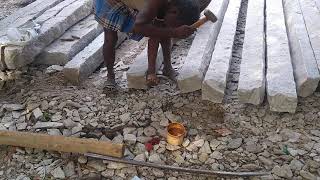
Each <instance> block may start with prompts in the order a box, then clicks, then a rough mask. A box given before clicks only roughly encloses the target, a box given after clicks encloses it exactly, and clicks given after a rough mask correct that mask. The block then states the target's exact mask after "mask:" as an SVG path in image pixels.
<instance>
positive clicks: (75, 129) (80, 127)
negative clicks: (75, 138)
mask: <svg viewBox="0 0 320 180" xmlns="http://www.w3.org/2000/svg"><path fill="white" fill-rule="evenodd" d="M82 128H83V126H82V125H78V126H76V127H73V128H72V129H71V134H76V133H78V132H81V131H82Z"/></svg>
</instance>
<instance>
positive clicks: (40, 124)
mask: <svg viewBox="0 0 320 180" xmlns="http://www.w3.org/2000/svg"><path fill="white" fill-rule="evenodd" d="M60 127H63V123H57V122H37V123H36V124H35V125H34V126H33V128H34V129H43V128H60Z"/></svg>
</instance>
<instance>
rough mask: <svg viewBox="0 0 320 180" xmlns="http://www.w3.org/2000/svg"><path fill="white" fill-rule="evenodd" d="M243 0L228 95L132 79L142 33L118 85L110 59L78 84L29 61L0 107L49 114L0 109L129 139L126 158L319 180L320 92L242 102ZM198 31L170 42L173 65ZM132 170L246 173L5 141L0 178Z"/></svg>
mask: <svg viewBox="0 0 320 180" xmlns="http://www.w3.org/2000/svg"><path fill="white" fill-rule="evenodd" d="M13 2H15V1H13V0H12V1H11V0H10V1H6V3H5V4H1V5H0V6H1V7H0V8H4V9H6V11H7V12H6V11H2V9H0V12H1V13H2V14H0V19H1V17H5V16H7V15H8V14H9V13H8V11H12V10H14V9H15V8H18V6H16V5H13V6H11V5H12V4H15V3H13ZM247 2H248V1H247V0H244V1H243V3H242V10H241V15H240V17H239V23H238V28H237V35H236V37H235V39H236V40H235V46H234V47H233V48H234V49H233V56H232V63H231V66H232V69H233V71H231V72H230V73H229V76H228V85H227V96H226V99H225V102H224V104H213V103H210V102H206V101H202V100H201V92H194V93H188V94H181V93H180V92H179V89H178V88H177V84H176V83H175V82H173V81H170V80H169V79H167V78H165V77H162V76H160V77H161V83H160V84H159V85H158V86H157V87H154V88H151V89H148V90H130V89H128V88H127V87H126V71H127V70H128V68H130V64H131V63H132V62H133V61H134V58H135V57H136V56H137V55H138V54H139V53H140V52H141V51H142V50H143V48H144V47H145V46H146V39H144V40H142V41H141V42H139V43H136V42H134V41H130V40H127V41H125V43H124V44H122V45H121V46H120V48H119V49H118V50H117V54H116V59H117V65H116V66H115V68H116V76H117V82H118V84H119V87H118V88H117V91H110V90H108V89H104V88H103V82H104V80H105V77H106V71H105V69H104V68H101V69H99V70H97V71H96V72H95V73H94V74H93V75H92V76H91V77H89V78H88V79H87V80H86V81H85V82H83V83H82V84H81V85H80V86H73V85H71V84H69V83H68V82H66V81H65V80H64V77H63V74H62V73H59V72H58V73H54V74H47V73H45V70H46V67H41V66H33V65H31V66H30V67H28V68H25V69H22V70H21V78H20V79H18V80H16V81H15V82H11V83H9V84H7V85H6V86H7V88H6V89H5V90H3V91H2V92H1V94H0V107H1V106H2V105H5V104H12V103H14V104H22V105H24V106H25V107H26V109H28V108H29V109H32V110H33V109H35V108H38V107H39V108H40V109H41V110H42V112H43V114H44V115H43V116H44V118H43V119H41V120H37V119H34V118H33V117H30V118H28V117H27V116H25V115H23V112H24V110H23V111H22V112H15V111H14V112H10V111H4V110H3V109H1V110H0V119H1V118H2V122H3V124H4V125H5V126H8V129H9V130H10V128H11V130H17V129H19V127H21V126H22V125H23V124H24V125H25V128H24V129H23V131H29V132H38V133H48V134H55V135H64V136H74V137H82V138H94V139H99V140H107V141H109V140H111V141H113V142H118V143H122V142H123V143H125V144H126V145H127V148H126V153H125V156H126V158H131V159H136V160H142V161H149V162H155V163H165V164H167V165H173V166H181V167H191V168H201V169H209V170H218V171H233V172H240V171H244V172H246V171H265V172H269V173H270V174H269V175H267V176H264V177H263V178H252V179H315V180H317V179H319V178H320V131H319V128H320V112H319V109H320V93H319V92H316V93H315V94H314V95H313V96H310V97H308V98H301V99H299V105H298V109H297V112H296V113H295V114H288V113H274V112H270V111H269V110H268V105H267V104H263V105H261V106H251V105H244V104H240V103H239V102H238V99H237V91H236V90H237V82H238V77H239V68H240V64H241V51H242V44H243V37H244V27H245V12H246V7H247ZM8 7H10V8H12V9H11V10H10V9H9V8H8ZM192 40H193V37H190V38H188V39H185V40H181V41H179V42H178V43H177V44H176V45H174V49H173V52H172V60H173V65H174V68H175V69H177V70H178V69H179V68H181V66H182V65H183V60H184V58H185V57H186V56H187V53H188V49H189V48H190V45H191V43H192ZM17 114H18V115H17ZM12 121H13V122H14V123H10V122H12ZM39 121H43V122H47V121H54V122H61V123H63V124H64V127H52V128H50V127H49V128H45V129H41V130H34V129H33V128H32V127H33V126H34V125H35V124H36V123H37V122H39ZM175 121H178V122H180V123H182V124H184V125H185V127H186V128H187V130H188V134H187V136H186V138H185V142H184V144H183V146H181V147H172V146H169V145H168V144H167V143H166V141H165V135H164V132H165V128H166V126H167V125H168V123H169V122H175ZM0 129H1V126H0ZM128 134H130V136H128ZM132 136H133V138H131V137H132ZM154 137H158V138H160V143H159V144H157V145H155V146H154V147H153V149H152V150H151V151H150V152H148V151H146V149H145V143H147V142H148V141H149V140H151V139H152V138H154ZM271 172H272V173H271ZM134 176H137V177H139V178H141V179H170V180H175V179H246V178H240V177H234V178H222V177H208V176H200V175H191V174H186V173H178V172H170V171H162V170H157V169H152V168H143V167H134V166H124V165H121V164H114V163H110V162H102V161H98V160H94V159H91V158H86V157H84V156H81V155H77V154H70V153H59V152H47V151H41V150H34V149H24V148H14V147H7V146H0V179H19V180H20V179H24V180H27V179H59V178H60V179H65V178H68V179H89V178H92V179H131V178H133V177H134Z"/></svg>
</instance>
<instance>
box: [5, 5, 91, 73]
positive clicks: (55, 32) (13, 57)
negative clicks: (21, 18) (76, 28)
mask: <svg viewBox="0 0 320 180" xmlns="http://www.w3.org/2000/svg"><path fill="white" fill-rule="evenodd" d="M92 5H93V2H92V1H91V0H85V1H82V0H66V1H63V2H61V3H59V4H58V5H56V6H55V7H53V8H52V9H49V10H47V11H45V12H44V13H43V14H42V15H41V16H39V17H38V18H36V19H35V20H34V21H35V22H37V23H38V24H40V25H41V28H40V33H39V35H38V36H37V37H35V38H32V39H30V40H28V41H26V42H25V43H24V44H23V45H22V46H14V45H10V46H7V47H5V49H4V56H3V59H2V62H5V65H6V67H7V68H8V69H16V68H19V67H23V66H25V65H27V64H29V63H31V62H33V61H34V59H35V57H36V56H37V55H38V54H39V53H41V51H42V50H43V49H44V48H45V47H46V46H47V45H49V44H50V43H51V42H53V41H54V40H55V39H57V38H58V37H60V36H61V35H62V34H63V33H64V32H65V31H66V30H67V29H68V28H69V27H71V26H72V25H74V24H75V23H77V22H78V21H79V20H81V19H83V18H85V17H86V16H88V15H89V14H90V13H91V10H92Z"/></svg>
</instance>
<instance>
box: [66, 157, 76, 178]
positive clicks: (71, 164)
mask: <svg viewBox="0 0 320 180" xmlns="http://www.w3.org/2000/svg"><path fill="white" fill-rule="evenodd" d="M63 171H64V174H65V175H66V176H67V177H70V176H73V175H75V174H76V172H75V165H74V162H73V161H70V162H68V164H67V165H66V166H65V167H64V168H63Z"/></svg>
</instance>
